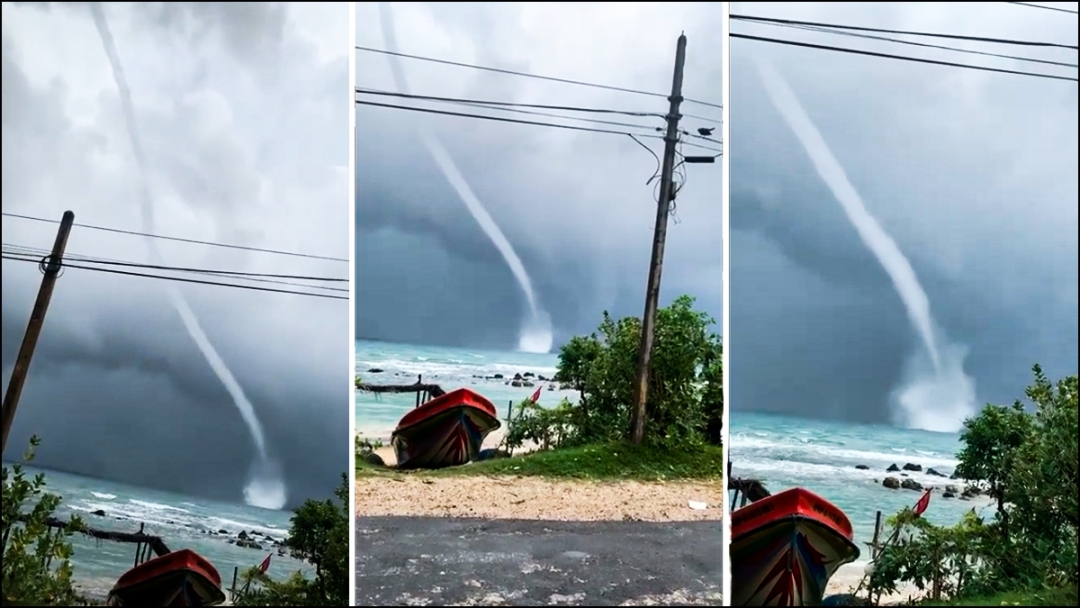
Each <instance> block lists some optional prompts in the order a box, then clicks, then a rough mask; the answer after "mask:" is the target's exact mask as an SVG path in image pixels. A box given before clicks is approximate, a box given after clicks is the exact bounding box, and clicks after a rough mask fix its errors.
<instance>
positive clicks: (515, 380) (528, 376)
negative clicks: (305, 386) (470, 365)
mask: <svg viewBox="0 0 1080 608" xmlns="http://www.w3.org/2000/svg"><path fill="white" fill-rule="evenodd" d="M367 373H368V374H386V373H389V372H387V371H386V370H384V369H382V368H381V367H372V368H369V369H368V370H367ZM393 375H395V376H408V377H412V376H413V375H414V374H406V373H403V372H394V373H393ZM472 377H473V379H474V380H489V381H501V382H502V383H503V384H505V385H506V386H512V387H514V388H532V387H534V386H536V385H537V383H545V382H546V383H549V384H548V385H547V390H549V391H554V390H555V389H556V388H558V389H559V390H566V389H567V388H568V387H567V386H564V385H561V384H559V383H558V381H557V380H555V378H554V377H551V378H548V377H547V376H544V375H543V374H536V373H533V372H518V373H516V374H514V375H513V376H507V375H505V374H491V375H480V374H473V376H472Z"/></svg>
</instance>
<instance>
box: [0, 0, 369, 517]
mask: <svg viewBox="0 0 1080 608" xmlns="http://www.w3.org/2000/svg"><path fill="white" fill-rule="evenodd" d="M105 11H106V15H107V17H108V19H109V22H110V28H111V29H112V33H113V37H114V38H115V39H116V44H117V46H118V52H119V54H120V57H121V61H122V62H124V69H125V72H126V73H127V77H128V81H129V84H130V86H131V89H132V94H133V96H134V105H135V109H136V113H137V120H138V121H139V123H140V127H141V130H142V136H143V144H144V147H145V148H146V151H147V156H148V159H149V165H150V167H151V173H152V174H151V175H150V183H151V186H152V188H153V193H154V204H155V215H156V216H157V220H158V225H157V226H156V231H157V232H159V233H161V234H169V235H175V236H182V237H187V238H195V239H201V240H208V241H217V242H225V243H236V244H243V245H247V246H252V247H266V248H272V249H279V250H287V251H300V252H308V253H314V254H318V255H328V256H337V257H346V256H347V255H348V230H347V228H348V225H349V222H350V221H351V218H350V216H349V208H348V207H349V205H348V202H347V194H346V193H347V184H348V177H347V176H348V168H347V166H346V165H347V158H348V155H347V152H348V147H347V146H348V126H347V125H348V123H347V118H348V115H347V113H346V107H345V106H344V98H343V97H342V96H343V95H344V91H345V90H346V88H347V85H346V82H347V79H346V78H347V74H348V68H347V66H348V56H347V55H346V54H345V53H346V48H347V44H348V34H347V28H345V27H344V24H343V21H342V20H343V19H344V18H345V6H344V5H307V6H298V5H293V6H283V5H272V4H245V5H239V4H237V5H235V6H234V5H227V4H223V5H213V4H201V3H195V4H192V5H182V4H159V5H108V6H106V7H105ZM3 132H4V141H3V147H4V150H3V208H4V211H5V212H10V213H18V214H23V215H31V216H39V217H46V218H53V219H58V218H59V217H60V215H61V213H62V212H63V211H64V210H65V209H71V210H73V211H74V212H75V214H76V224H78V223H85V224H91V225H100V226H109V227H116V228H121V229H129V230H139V229H141V224H140V219H139V217H140V216H139V206H138V191H137V189H136V188H137V184H138V182H139V175H138V173H137V166H136V164H135V161H134V158H133V157H132V154H131V148H130V144H129V140H128V135H127V132H126V130H125V126H124V122H123V115H122V114H121V110H120V104H119V99H118V96H117V90H116V85H115V84H114V82H113V80H112V75H111V73H110V71H109V64H108V62H107V59H106V56H105V53H104V51H103V49H102V45H101V41H100V39H99V38H98V35H97V33H96V31H95V29H94V24H93V22H92V21H91V19H90V14H89V10H88V9H87V7H86V6H85V5H74V6H63V7H55V6H54V7H42V6H12V5H9V4H5V5H4V31H3ZM3 227H4V238H3V240H4V244H5V246H8V245H9V244H15V245H22V246H30V247H39V248H47V247H48V246H49V245H50V244H51V242H52V239H53V235H54V234H55V225H51V224H41V223H37V222H29V221H26V220H20V219H16V218H9V217H5V218H4V222H3ZM160 246H161V250H162V254H163V256H164V258H165V260H166V261H167V263H170V264H174V265H177V266H186V267H197V268H224V269H229V270H239V271H244V272H264V273H276V274H305V275H317V276H339V277H342V278H346V275H347V270H346V268H347V265H346V264H343V263H336V262H325V261H316V260H309V259H298V258H288V257H281V256H273V255H268V254H263V253H254V252H242V251H235V250H223V249H217V248H207V247H200V246H195V245H190V244H177V243H170V242H162V243H160ZM68 252H69V253H72V254H82V255H92V256H96V257H100V258H114V259H117V258H118V259H122V260H130V261H135V262H148V261H149V255H148V251H147V247H146V244H145V243H144V242H143V241H142V240H141V239H140V238H138V237H130V236H124V235H116V234H108V233H101V232H94V231H92V230H89V229H86V228H81V227H79V226H78V225H77V226H76V227H75V229H74V230H73V232H72V235H71V239H70V241H69V243H68ZM3 277H4V278H3V293H4V298H3V367H4V383H5V386H6V384H7V381H8V378H9V376H10V372H11V368H12V365H13V363H14V360H15V356H16V353H17V352H18V348H19V344H20V341H21V339H22V335H23V331H24V329H25V327H26V323H27V319H28V318H29V314H30V308H31V306H32V304H33V300H34V296H35V294H36V291H37V286H38V284H39V282H40V273H39V272H38V270H37V268H36V267H35V266H34V265H33V264H26V263H20V262H14V261H8V260H5V261H4V275H3ZM166 285H168V284H167V283H164V282H161V281H154V280H149V279H136V278H132V277H121V276H112V275H105V274H101V273H92V272H88V271H84V270H78V269H74V268H72V269H68V270H66V271H65V273H64V275H63V276H62V277H61V278H60V279H59V281H58V284H57V287H56V292H55V294H54V296H53V300H52V305H51V307H50V309H49V315H48V318H47V319H46V322H45V327H44V331H43V333H42V336H41V340H40V342H39V343H38V346H37V350H36V352H35V356H34V360H33V365H32V367H31V371H30V376H29V379H28V382H27V384H26V387H25V390H24V392H23V395H22V399H21V402H20V405H19V410H18V416H17V418H16V423H15V426H14V429H13V432H12V434H11V437H10V438H9V444H10V445H9V446H8V447H9V450H8V453H7V454H6V457H7V458H14V457H15V455H17V454H18V453H19V452H20V451H21V449H22V447H23V446H25V445H26V441H27V438H28V437H29V435H30V434H38V435H40V436H41V437H42V439H43V443H42V447H41V450H40V452H39V463H40V464H41V465H43V466H46V467H50V468H57V469H62V470H67V471H72V472H76V473H80V474H85V475H91V476H97V477H103V478H109V479H114V480H118V481H123V482H128V483H134V484H137V485H143V486H150V487H158V488H165V489H169V490H173V491H178V492H181V493H185V494H188V495H195V496H207V497H213V498H219V499H224V500H239V499H241V497H242V493H241V489H242V488H243V486H244V485H245V483H246V481H247V477H248V474H249V467H250V464H251V462H252V459H253V457H254V455H255V447H254V445H253V443H252V441H251V439H250V435H249V433H248V430H247V428H246V427H245V425H244V423H243V421H242V419H241V418H240V416H239V414H238V412H237V410H236V407H235V406H234V404H233V401H232V399H231V398H230V397H229V395H228V393H227V392H226V391H225V389H224V388H223V387H222V385H221V383H220V381H218V379H217V378H216V377H215V376H214V374H213V372H212V371H211V370H210V367H209V366H208V365H207V363H206V361H205V359H204V358H203V356H202V355H201V354H200V352H199V350H198V349H197V348H196V346H195V344H194V343H193V341H192V340H191V338H190V337H189V336H188V334H187V332H186V331H185V330H184V327H183V325H182V324H181V322H180V319H179V317H178V315H177V313H176V311H175V310H174V309H173V308H172V305H171V303H170V300H169V299H168V297H167V295H166V292H165V289H164V288H165V286H166ZM256 285H260V286H261V285H263V284H258V283H256ZM270 286H271V287H282V288H286V289H295V288H292V287H283V286H278V285H270ZM181 289H182V290H183V292H184V294H185V295H186V296H187V298H188V300H189V302H190V303H191V306H192V308H193V309H194V310H195V312H196V314H197V315H198V316H199V318H200V321H201V323H202V326H203V329H204V330H205V332H206V334H207V335H208V336H209V338H210V340H211V341H212V342H213V343H214V345H215V347H216V348H217V350H218V352H219V353H220V355H221V357H222V358H223V359H224V360H225V361H226V362H227V364H228V365H229V366H230V368H231V369H232V372H233V373H234V375H235V376H236V377H237V379H238V381H239V382H240V384H241V385H242V386H243V387H244V389H245V392H246V393H247V396H248V398H249V400H250V401H251V402H252V403H253V404H254V406H255V409H256V411H257V413H258V415H259V417H260V419H261V421H262V424H263V427H264V431H265V434H266V437H267V445H268V448H269V451H270V454H271V457H273V458H274V459H276V460H278V461H280V463H281V465H282V467H283V469H284V473H285V476H286V482H287V485H288V490H289V499H290V504H296V503H298V502H300V501H302V500H304V499H305V498H307V497H309V496H319V497H321V496H326V495H328V494H329V493H330V491H331V490H332V488H333V487H334V486H335V485H336V484H337V482H338V480H339V475H340V473H341V472H342V471H344V470H346V468H347V462H348V441H349V440H348V433H347V431H346V430H345V429H347V426H344V423H345V422H346V421H347V420H348V416H349V403H350V401H349V398H348V395H349V393H348V392H347V386H346V383H345V379H347V378H348V377H349V372H348V370H347V367H348V361H349V350H348V335H347V334H348V314H349V312H348V305H347V303H346V302H344V301H340V300H321V299H314V298H303V297H298V296H290V295H284V294H271V293H265V292H253V291H246V290H234V289H225V288H213V287H207V286H195V285H185V286H182V287H181ZM335 446H337V447H335Z"/></svg>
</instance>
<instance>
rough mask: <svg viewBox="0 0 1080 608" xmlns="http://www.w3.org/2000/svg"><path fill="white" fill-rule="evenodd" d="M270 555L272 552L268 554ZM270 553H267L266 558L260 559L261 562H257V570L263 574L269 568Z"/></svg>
mask: <svg viewBox="0 0 1080 608" xmlns="http://www.w3.org/2000/svg"><path fill="white" fill-rule="evenodd" d="M270 555H273V554H270ZM270 555H267V556H266V559H264V560H263V561H262V563H261V564H259V572H262V573H263V574H265V573H266V571H267V570H269V569H270Z"/></svg>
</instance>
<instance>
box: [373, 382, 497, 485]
mask: <svg viewBox="0 0 1080 608" xmlns="http://www.w3.org/2000/svg"><path fill="white" fill-rule="evenodd" d="M497 428H499V418H498V415H497V413H496V410H495V406H494V405H492V403H491V402H490V401H488V400H487V399H485V398H484V397H483V396H481V395H478V394H477V393H474V392H472V391H471V390H469V389H467V388H459V389H457V390H455V391H450V392H449V393H446V394H445V395H441V396H439V397H436V398H434V399H432V400H431V401H428V402H426V403H424V404H422V405H421V406H420V407H418V408H416V409H414V410H413V411H411V412H409V413H408V414H405V416H404V417H402V418H401V421H400V422H398V426H397V429H395V430H394V432H393V434H392V435H390V445H392V446H393V447H394V454H395V455H396V456H397V466H398V467H399V468H402V469H438V468H442V467H452V466H457V465H462V464H465V463H466V462H469V461H470V460H472V459H474V458H476V455H477V453H479V452H480V446H481V444H483V443H484V438H485V437H487V435H488V433H490V432H491V431H494V430H495V429H497Z"/></svg>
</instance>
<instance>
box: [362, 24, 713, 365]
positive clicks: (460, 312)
mask: <svg viewBox="0 0 1080 608" xmlns="http://www.w3.org/2000/svg"><path fill="white" fill-rule="evenodd" d="M392 14H393V23H394V34H395V37H396V42H397V45H398V47H399V48H398V51H399V52H401V53H407V54H411V55H420V56H426V57H436V58H439V59H443V60H447V61H454V62H459V63H467V64H473V65H480V66H488V67H493V68H498V69H506V70H513V71H518V72H526V73H529V74H535V75H541V76H552V77H557V78H564V79H571V80H576V81H586V82H590V83H599V84H604V85H612V86H616V87H622V88H627V89H635V90H643V91H646V92H656V93H660V96H658V97H654V96H645V95H638V94H632V93H626V92H615V91H610V90H600V89H596V88H589V87H584V86H575V85H569V84H563V83H556V82H551V81H545V80H540V79H536V78H525V77H518V76H512V75H508V74H500V73H492V72H490V71H481V70H475V69H467V68H460V67H454V66H447V65H441V64H435V63H430V62H424V61H418V60H413V59H401V60H400V61H401V64H402V66H403V69H404V72H405V74H406V79H407V81H408V85H409V87H410V92H411V93H412V94H415V95H429V96H441V97H451V98H467V99H472V100H484V101H500V102H515V103H530V104H544V105H559V106H575V107H588V108H598V109H614V110H622V111H632V112H646V113H658V114H663V113H665V112H666V110H667V102H666V100H665V99H664V96H665V95H666V94H667V92H668V91H670V87H671V71H672V67H673V64H674V55H675V46H676V41H677V38H678V36H679V33H680V32H681V31H683V30H685V32H686V36H687V39H688V44H687V60H686V71H685V85H684V95H685V96H686V97H687V98H691V99H696V100H701V101H708V102H711V103H715V104H719V102H720V99H721V95H720V92H721V91H720V87H721V74H720V69H721V62H720V57H719V52H720V48H721V39H720V32H721V23H720V21H721V12H720V7H719V5H704V4H697V3H666V4H662V5H661V4H659V3H638V4H633V5H614V6H613V5H607V4H589V3H585V4H575V5H573V6H572V7H570V6H561V5H533V4H527V3H526V4H514V3H503V4H476V3H393V8H392ZM597 23H603V24H604V27H602V28H597V27H595V26H596V24H597ZM553 32H557V34H553ZM357 44H358V45H360V46H364V47H370V48H375V49H384V50H385V49H387V48H388V47H387V44H386V40H385V39H384V36H383V32H382V31H381V24H380V16H379V8H378V6H377V5H376V3H362V4H359V5H358V6H357ZM356 70H357V86H358V87H361V88H367V89H377V90H381V91H389V92H395V91H396V88H395V82H394V79H393V78H392V77H391V73H390V68H389V64H388V61H387V57H386V56H384V55H381V54H378V53H372V52H366V51H358V53H357V62H356ZM358 99H360V100H362V101H374V102H377V103H390V104H398V105H413V106H419V107H425V108H432V109H436V110H440V111H451V112H464V113H473V114H476V113H480V114H485V115H497V116H503V117H507V118H511V119H516V120H531V121H539V122H549V123H550V122H557V123H560V124H569V125H574V126H581V127H587V128H594V129H609V130H613V131H619V132H624V131H628V130H629V131H631V132H634V133H638V134H644V135H646V137H647V136H648V135H649V134H654V135H655V134H656V131H655V130H654V129H655V128H656V127H658V126H662V125H663V121H662V120H661V119H659V118H656V117H651V116H650V117H631V116H626V115H622V114H614V115H605V116H602V117H601V116H598V115H595V114H593V115H585V116H586V117H592V118H597V119H599V120H601V121H609V122H621V123H631V124H634V125H643V126H644V128H633V127H625V126H620V125H611V124H607V123H602V122H601V123H597V122H593V123H588V122H583V121H567V120H564V119H561V118H552V117H550V116H543V115H536V114H532V115H529V114H521V113H503V112H496V111H493V110H490V109H487V108H482V109H478V108H476V107H471V108H470V107H463V106H461V105H452V104H436V103H424V102H415V101H412V100H409V101H402V100H401V99H395V98H387V97H386V96H382V97H377V96H371V95H359V96H358ZM533 111H538V112H541V113H544V112H547V113H555V114H560V115H570V114H572V113H571V112H566V111H552V110H536V109H535V108H534V109H533ZM356 112H357V118H356V121H357V136H356V162H357V172H356V198H357V201H356V281H357V283H356V285H357V301H356V311H355V315H356V334H357V336H358V337H359V338H368V339H375V340H384V341H391V342H406V343H414V344H431V345H442V346H467V347H472V348H491V349H496V350H511V349H514V348H515V347H516V346H517V344H518V338H519V332H520V331H521V327H522V324H523V323H525V322H526V320H527V319H528V317H529V312H528V305H527V303H526V301H525V297H524V296H523V295H522V289H521V288H520V287H519V284H518V281H517V280H516V279H515V278H514V275H513V274H512V273H511V271H510V269H509V267H508V265H507V263H506V261H504V259H503V256H502V255H501V254H500V253H499V251H498V249H497V248H496V247H495V246H494V245H493V244H492V241H491V239H490V238H489V237H488V236H486V235H485V233H484V231H483V230H482V229H481V228H480V225H479V224H478V223H477V221H476V220H474V219H473V217H472V216H471V215H470V212H469V211H468V209H467V207H466V205H465V204H463V202H462V200H461V198H460V197H459V196H458V195H457V193H456V192H455V191H454V189H453V188H452V187H451V186H450V185H449V183H448V181H447V179H446V178H445V177H444V176H443V174H442V173H441V172H440V169H439V167H438V165H437V164H436V163H435V162H434V161H433V159H432V157H431V155H430V154H429V152H428V150H426V149H425V146H424V144H423V143H422V140H421V139H420V137H419V134H418V128H420V127H423V128H426V129H429V130H430V131H431V132H433V133H434V135H435V137H437V138H438V139H439V140H440V142H441V144H442V145H443V146H444V147H445V148H446V149H447V151H448V154H449V156H450V157H451V158H452V159H453V161H454V162H455V164H456V165H457V166H458V168H459V170H460V172H461V174H462V175H463V177H464V178H465V180H466V181H467V182H468V183H469V186H470V187H471V189H472V190H473V191H474V192H475V194H476V196H477V197H478V198H479V199H480V201H482V203H483V204H484V206H485V207H486V208H487V211H488V212H489V213H490V215H491V216H492V218H493V220H494V221H495V223H496V224H497V225H498V227H499V228H500V230H501V231H502V232H503V233H504V235H505V236H506V239H507V240H508V241H509V242H510V244H511V245H512V246H513V248H514V249H515V253H516V254H517V256H518V257H520V259H521V260H522V265H523V266H524V268H525V270H526V272H527V273H528V274H529V280H530V282H531V283H532V286H533V289H534V291H535V293H536V298H537V301H538V302H539V305H540V307H541V308H542V309H543V310H544V311H546V312H547V313H549V314H550V317H551V322H552V326H553V329H554V337H555V345H554V346H555V348H556V349H557V348H558V345H559V344H560V343H562V342H565V341H566V340H567V339H569V337H570V336H572V335H575V334H584V333H589V332H591V331H594V330H595V329H596V327H597V325H598V324H599V322H600V319H601V313H602V312H603V311H604V310H608V311H609V312H611V313H612V314H613V315H616V316H629V315H633V316H640V315H641V309H642V306H643V300H644V291H645V280H646V274H647V270H648V262H649V255H650V247H651V242H652V238H651V236H652V229H653V223H654V220H655V202H654V198H653V188H654V187H655V185H656V181H655V180H653V181H652V182H651V183H650V184H649V185H646V181H647V180H648V179H649V176H650V175H652V174H653V172H654V171H655V170H656V164H657V163H656V160H655V159H654V158H653V156H652V155H651V154H650V153H649V152H648V151H646V150H643V149H642V148H641V147H640V146H639V145H638V144H637V143H635V142H634V141H633V140H632V139H630V138H629V137H627V136H626V135H614V134H604V133H581V132H574V131H566V130H561V129H557V128H544V127H537V126H531V125H516V124H507V123H499V122H493V121H488V120H478V119H469V118H461V117H453V116H437V115H432V114H421V113H417V112H409V111H404V110H399V109H389V108H381V107H371V106H364V105H358V106H357V110H356ZM683 112H684V113H685V114H687V115H693V116H695V117H696V118H690V117H687V118H686V119H684V121H683V124H682V125H681V126H682V128H683V129H686V130H688V131H690V132H691V133H696V130H697V129H698V128H707V127H715V128H716V130H717V134H718V133H719V119H720V114H721V111H720V110H719V109H718V108H715V107H711V106H705V105H701V104H694V103H686V104H684V106H683ZM577 116H581V114H577ZM714 137H716V136H714ZM686 139H687V141H688V142H695V143H702V144H705V145H712V146H715V144H709V143H708V142H705V141H704V140H701V139H700V138H694V137H687V138H686ZM641 141H642V142H643V143H645V144H646V145H647V146H648V147H649V148H650V149H651V150H652V151H653V152H654V153H655V154H657V155H660V154H661V153H662V149H663V144H662V142H661V141H659V140H656V139H647V138H644V137H643V138H641ZM683 151H684V152H685V153H686V154H701V155H704V154H710V152H709V151H705V150H699V149H695V148H692V147H689V146H688V147H686V148H685V149H684V150H683ZM720 166H721V165H720V164H719V163H716V164H713V165H691V166H689V167H688V169H687V171H686V173H687V181H686V186H685V189H684V190H683V191H682V192H680V196H679V198H678V200H677V207H676V216H675V220H674V221H673V222H672V223H671V224H670V227H669V232H668V244H667V251H666V256H665V260H664V275H663V289H662V293H661V304H666V303H668V302H670V301H671V300H673V299H674V298H675V297H677V296H678V295H680V294H683V293H688V294H691V295H694V296H696V297H697V299H698V306H699V308H701V309H702V310H705V311H707V312H709V313H710V314H711V315H712V316H713V317H714V318H715V319H716V321H717V327H716V331H717V332H719V329H720V328H719V321H720V317H721V306H722V298H721V291H722V289H721V283H722V280H721V274H720V272H721V262H722V255H721V243H720V232H721V226H720V218H721V208H720V186H719V184H720V181H719V180H720V179H722V176H721V175H720Z"/></svg>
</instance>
